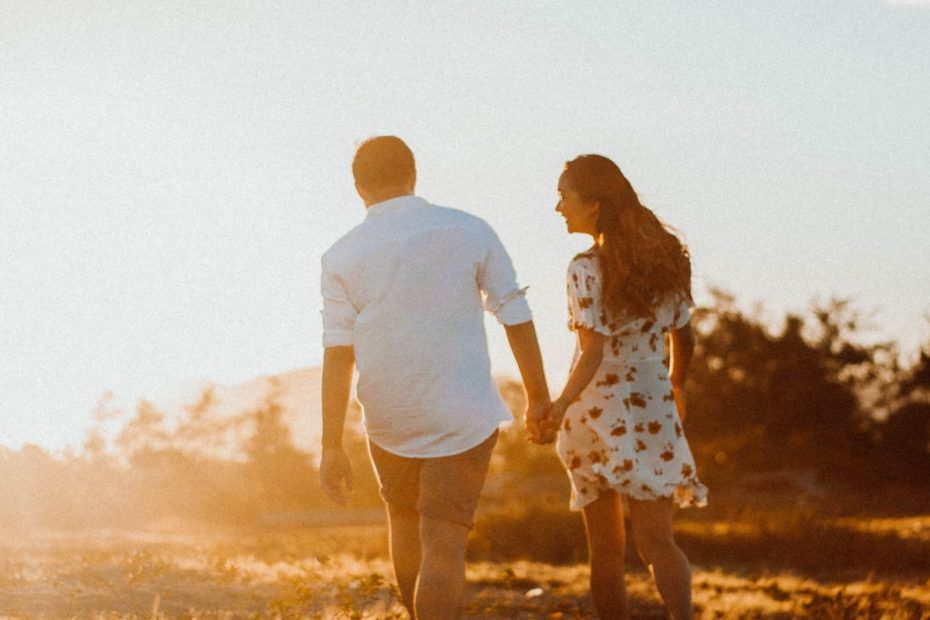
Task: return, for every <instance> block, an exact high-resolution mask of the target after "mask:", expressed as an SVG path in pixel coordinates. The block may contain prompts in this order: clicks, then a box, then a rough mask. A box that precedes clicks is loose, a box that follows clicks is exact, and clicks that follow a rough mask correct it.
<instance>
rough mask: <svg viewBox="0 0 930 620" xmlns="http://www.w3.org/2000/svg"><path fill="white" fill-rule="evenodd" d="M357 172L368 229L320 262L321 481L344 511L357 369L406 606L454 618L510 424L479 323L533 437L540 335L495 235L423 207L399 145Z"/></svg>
mask: <svg viewBox="0 0 930 620" xmlns="http://www.w3.org/2000/svg"><path fill="white" fill-rule="evenodd" d="M352 172H353V175H354V177H355V188H356V190H358V194H359V196H360V197H361V198H362V201H363V202H364V203H365V207H366V208H367V213H366V216H365V220H364V221H363V222H362V223H361V224H359V225H358V226H356V227H355V228H354V229H352V230H351V231H350V232H349V233H348V234H346V235H345V236H344V237H342V238H341V239H340V240H339V241H337V242H336V243H335V244H334V245H333V247H332V248H330V249H329V250H328V251H327V252H326V254H325V255H324V256H323V260H322V293H323V346H324V348H325V352H324V357H323V454H322V462H321V464H320V479H321V483H322V486H323V490H324V491H325V492H326V494H327V495H328V496H329V497H331V498H332V499H333V500H335V501H337V502H340V503H344V501H345V498H344V496H343V485H346V487H348V488H349V489H351V480H352V475H351V470H350V467H349V461H348V458H347V456H346V453H345V451H344V449H343V447H342V435H343V427H344V423H345V412H346V406H347V403H348V398H349V389H350V384H351V379H352V369H353V365H354V364H357V365H358V373H359V380H358V388H357V390H358V397H359V400H360V401H361V403H362V405H363V408H364V416H365V428H366V431H367V433H368V440H369V450H370V453H371V458H372V462H373V464H374V466H375V470H376V472H377V474H378V479H379V481H380V484H381V495H382V496H383V498H384V500H385V502H386V504H387V508H388V511H387V512H388V522H389V526H390V536H391V541H390V542H391V557H392V559H393V562H394V570H395V573H396V576H397V582H398V586H399V588H400V592H401V596H402V598H403V603H404V605H405V606H406V607H407V609H408V611H409V612H410V615H411V617H412V618H418V619H419V620H433V619H437V618H457V617H458V615H459V607H460V604H461V598H462V591H463V588H464V581H465V542H466V538H467V536H468V532H469V531H470V529H471V528H472V527H473V518H474V513H475V508H476V506H477V503H478V498H479V495H480V493H481V489H482V487H483V486H484V481H485V477H486V475H487V470H488V462H489V460H490V456H491V451H492V449H493V447H494V444H495V442H496V440H497V427H498V425H499V424H500V423H501V422H502V421H509V420H510V419H511V418H510V415H509V413H508V411H507V409H506V407H505V406H504V404H503V402H502V400H501V398H500V394H499V392H498V391H497V388H496V387H495V385H494V382H493V380H492V378H491V373H490V361H489V357H488V350H487V343H486V340H485V333H484V321H483V312H482V310H487V311H489V312H491V313H492V314H494V315H495V316H496V317H497V319H498V321H499V322H500V323H501V324H503V325H504V327H505V329H506V332H507V337H508V340H509V342H510V346H511V349H512V350H513V353H514V356H515V358H516V360H517V365H518V366H519V368H520V373H521V375H522V377H523V382H524V385H525V387H526V392H527V403H528V405H527V411H526V422H527V428H528V431H529V433H530V435H531V436H532V437H537V436H538V433H539V429H538V424H539V422H540V421H541V420H542V419H543V418H544V417H545V414H546V413H547V411H548V407H549V404H550V403H549V392H548V389H547V387H546V382H545V378H544V376H543V366H542V360H541V358H540V354H539V347H538V344H537V341H536V331H535V329H534V327H533V323H532V320H531V315H530V311H529V306H528V305H527V303H526V300H525V299H524V296H523V293H524V290H525V289H520V288H519V287H518V286H517V282H516V276H515V274H514V270H513V267H512V265H511V262H510V257H509V256H508V255H507V252H506V250H504V247H503V246H502V245H501V243H500V240H499V239H498V238H497V236H496V235H495V234H494V231H493V230H491V228H490V226H488V225H487V223H485V222H484V221H482V220H480V219H478V218H477V217H474V216H471V215H468V214H466V213H463V212H462V211H457V210H454V209H448V208H445V207H437V206H433V205H431V204H429V203H428V202H426V201H425V200H423V199H422V198H419V197H417V196H416V195H414V187H415V185H416V167H415V164H414V159H413V154H412V153H411V152H410V149H409V148H408V147H407V145H406V144H404V142H403V141H402V140H400V139H399V138H396V137H394V136H379V137H376V138H371V139H369V140H367V141H366V142H364V143H363V144H362V145H361V146H360V147H359V148H358V150H357V152H356V154H355V159H354V160H353V162H352Z"/></svg>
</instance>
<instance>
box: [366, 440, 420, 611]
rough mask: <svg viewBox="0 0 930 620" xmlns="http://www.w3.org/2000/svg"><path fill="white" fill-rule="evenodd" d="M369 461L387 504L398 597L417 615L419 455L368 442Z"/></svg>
mask: <svg viewBox="0 0 930 620" xmlns="http://www.w3.org/2000/svg"><path fill="white" fill-rule="evenodd" d="M368 451H369V453H370V454H371V461H372V463H373V464H374V466H375V472H376V473H377V474H378V482H379V483H380V485H381V497H382V498H383V499H384V502H385V503H386V504H387V514H388V531H389V532H390V534H389V536H390V546H391V560H392V561H393V563H394V576H395V577H396V578H397V587H398V589H399V590H400V596H401V601H402V602H403V604H404V607H406V608H407V611H408V612H410V617H411V618H416V617H417V616H416V611H415V610H414V597H415V596H416V584H417V576H418V575H419V573H420V559H421V555H422V553H421V550H420V514H419V512H417V508H416V505H417V499H418V496H419V485H420V482H419V479H420V467H421V464H422V459H414V458H408V457H403V456H399V455H396V454H393V453H391V452H388V451H387V450H384V449H383V448H381V447H379V446H378V445H377V444H376V443H374V442H373V441H369V442H368Z"/></svg>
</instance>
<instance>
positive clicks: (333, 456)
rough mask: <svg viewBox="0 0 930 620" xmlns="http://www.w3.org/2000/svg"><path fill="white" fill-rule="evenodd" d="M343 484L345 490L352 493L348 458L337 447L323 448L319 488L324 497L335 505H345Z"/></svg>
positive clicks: (343, 451) (350, 467)
mask: <svg viewBox="0 0 930 620" xmlns="http://www.w3.org/2000/svg"><path fill="white" fill-rule="evenodd" d="M343 483H345V490H346V491H348V492H349V493H350V494H351V493H352V490H353V489H352V483H353V479H352V466H351V465H350V464H349V457H348V455H347V454H346V452H345V450H344V449H343V448H342V447H341V446H339V447H336V448H325V447H324V448H323V457H322V459H321V460H320V486H322V487H323V492H324V493H326V496H327V497H329V498H330V499H331V500H333V501H334V502H336V503H337V504H342V505H343V506H345V505H346V497H345V494H344V493H343V487H342V485H343Z"/></svg>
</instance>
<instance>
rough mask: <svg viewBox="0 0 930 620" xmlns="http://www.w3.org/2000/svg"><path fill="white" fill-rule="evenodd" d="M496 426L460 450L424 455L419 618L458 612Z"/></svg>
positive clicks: (439, 618)
mask: <svg viewBox="0 0 930 620" xmlns="http://www.w3.org/2000/svg"><path fill="white" fill-rule="evenodd" d="M496 443H497V431H494V432H493V433H492V434H491V435H490V436H489V437H488V438H487V439H486V440H484V441H483V442H481V443H480V444H478V445H477V446H475V447H473V448H471V449H469V450H466V451H465V452H462V453H460V454H455V455H452V456H447V457H440V458H434V459H425V460H424V461H423V464H422V466H421V469H420V489H419V499H418V500H417V509H418V512H419V513H420V544H421V548H422V550H423V555H422V560H421V562H420V579H419V582H418V583H417V593H416V610H417V619H418V620H446V619H447V618H458V617H459V610H460V607H461V604H462V592H463V591H464V588H465V546H466V542H467V540H468V532H470V531H471V528H472V527H473V525H474V518H475V509H476V508H477V507H478V499H479V498H480V497H481V490H482V488H483V487H484V481H485V478H486V477H487V474H488V464H489V463H490V461H491V452H492V451H493V450H494V445H495V444H496Z"/></svg>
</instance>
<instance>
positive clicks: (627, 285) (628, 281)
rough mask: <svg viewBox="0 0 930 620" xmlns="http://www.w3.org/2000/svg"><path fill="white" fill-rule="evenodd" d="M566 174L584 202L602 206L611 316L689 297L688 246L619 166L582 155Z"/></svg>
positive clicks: (601, 245) (600, 237)
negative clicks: (641, 198) (646, 203)
mask: <svg viewBox="0 0 930 620" xmlns="http://www.w3.org/2000/svg"><path fill="white" fill-rule="evenodd" d="M564 174H565V176H566V180H567V181H568V183H569V185H570V186H571V188H572V189H574V190H575V191H576V192H578V194H579V196H580V197H581V199H582V200H585V201H597V202H599V203H600V205H601V208H600V213H599V215H598V220H597V233H598V234H597V236H596V240H597V253H598V256H599V258H600V264H601V272H602V278H603V282H602V285H601V286H602V289H603V290H602V291H601V296H602V297H603V299H604V303H605V306H606V308H607V309H608V311H610V312H611V314H613V316H615V317H623V316H627V317H641V316H648V315H650V314H652V312H653V311H654V309H655V307H656V304H658V303H659V302H660V301H661V300H662V299H664V298H665V297H666V296H667V295H669V294H673V293H678V294H685V295H687V296H688V299H689V300H690V299H691V258H690V256H689V254H688V249H687V247H685V245H684V244H683V243H682V242H681V240H680V239H679V238H678V236H677V235H676V234H675V233H674V232H672V231H671V230H670V229H669V228H668V227H667V226H665V225H664V224H663V223H662V222H660V221H659V218H658V217H656V215H655V213H653V212H652V211H651V210H650V209H648V208H646V207H645V206H643V204H642V203H641V202H640V201H639V197H638V196H637V195H636V192H635V191H633V186H632V185H630V182H629V181H628V180H627V178H626V177H625V176H624V175H623V173H622V172H621V171H620V168H619V167H618V166H617V164H615V163H614V162H612V161H611V160H609V159H607V158H606V157H603V156H601V155H581V156H579V157H577V158H575V159H573V160H572V161H570V162H568V163H566V164H565V173H564Z"/></svg>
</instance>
